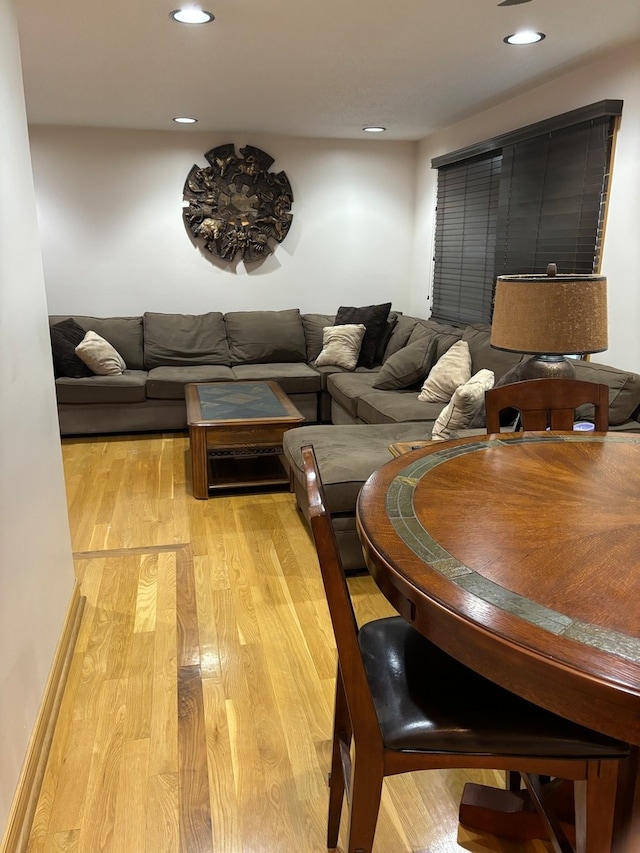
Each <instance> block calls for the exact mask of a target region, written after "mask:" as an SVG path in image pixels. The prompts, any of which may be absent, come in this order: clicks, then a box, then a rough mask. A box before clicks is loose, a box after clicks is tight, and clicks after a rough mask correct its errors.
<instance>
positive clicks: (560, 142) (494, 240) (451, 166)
mask: <svg viewBox="0 0 640 853" xmlns="http://www.w3.org/2000/svg"><path fill="white" fill-rule="evenodd" d="M621 112H622V101H602V102H600V103H598V104H593V105H591V106H589V107H584V108H582V109H579V110H573V111H572V112H570V113H565V114H563V115H561V116H557V117H556V118H554V119H549V120H548V121H545V122H539V123H538V124H535V125H530V126H529V127H526V128H522V129H521V130H517V131H514V132H513V133H509V134H505V135H504V136H501V137H498V138H496V139H493V140H488V141H486V142H482V143H479V144H478V145H474V146H471V147H469V148H466V149H463V150H461V151H457V152H453V153H452V154H447V155H444V156H443V157H439V158H436V159H435V160H433V161H432V167H434V168H437V169H438V195H437V211H436V234H435V253H434V284H433V305H432V312H431V316H432V317H433V318H434V319H437V320H440V321H443V322H449V323H475V322H485V323H489V322H491V314H492V305H493V290H494V287H495V280H496V277H497V276H498V275H510V274H518V273H544V272H545V271H546V269H547V264H549V263H551V262H553V263H556V264H557V265H558V272H560V273H563V272H564V273H572V272H575V273H583V274H589V273H592V272H595V271H597V270H598V268H599V263H600V254H601V249H602V233H603V223H604V211H605V202H606V197H607V190H608V180H609V170H610V160H611V151H612V140H613V133H614V128H615V121H616V116H619V115H620V114H621Z"/></svg>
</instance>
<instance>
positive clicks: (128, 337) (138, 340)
mask: <svg viewBox="0 0 640 853" xmlns="http://www.w3.org/2000/svg"><path fill="white" fill-rule="evenodd" d="M68 316H69V315H68V314H64V315H61V316H55V315H52V316H51V317H49V323H50V324H51V325H54V324H55V323H58V322H59V321H60V320H66V319H67V318H68ZM73 316H74V319H75V321H76V323H78V325H79V326H82V328H83V329H84V331H85V332H96V333H97V334H98V335H100V337H101V338H104V339H105V341H108V342H109V343H110V344H111V346H112V347H113V348H114V349H116V350H117V351H118V352H119V353H120V355H121V356H122V358H123V359H124V361H125V364H126V365H127V368H128V369H129V370H142V369H143V368H144V360H143V354H142V317H91V316H89V315H84V314H80V315H76V314H74V315H73Z"/></svg>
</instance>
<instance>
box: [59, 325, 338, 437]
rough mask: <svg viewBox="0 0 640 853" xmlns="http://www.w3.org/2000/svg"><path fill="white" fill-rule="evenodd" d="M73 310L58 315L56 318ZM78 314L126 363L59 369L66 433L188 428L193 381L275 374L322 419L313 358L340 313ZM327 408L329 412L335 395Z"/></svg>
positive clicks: (312, 416) (306, 410) (310, 417)
mask: <svg viewBox="0 0 640 853" xmlns="http://www.w3.org/2000/svg"><path fill="white" fill-rule="evenodd" d="M68 318H69V315H59V316H55V315H54V316H51V317H50V318H49V323H50V326H55V325H56V324H58V323H60V322H63V321H65V320H67V319H68ZM72 319H73V320H75V321H76V322H77V323H78V324H79V325H80V326H81V327H82V328H83V329H84V330H85V331H89V330H92V331H95V332H97V334H99V335H100V336H101V337H103V338H105V340H107V341H108V342H109V343H110V344H111V345H112V346H113V347H115V349H116V350H117V351H118V352H119V353H120V355H121V356H122V357H123V359H124V361H125V363H126V366H127V369H126V370H125V372H124V373H123V374H121V375H116V376H94V375H88V376H80V377H71V376H57V377H56V395H57V401H58V417H59V421H60V432H61V434H62V435H74V434H75V435H78V434H80V435H92V434H93V435H96V434H105V433H113V432H138V431H157V432H158V431H164V430H175V429H184V428H185V427H186V410H185V400H184V387H185V385H186V384H188V383H190V382H217V381H220V382H233V381H238V380H246V381H252V380H259V379H272V380H275V381H277V382H278V383H279V384H280V385H281V387H282V389H283V390H284V391H285V392H286V393H287V394H288V395H289V397H290V398H291V400H292V401H293V402H294V404H295V405H296V406H297V408H298V409H299V410H300V412H301V413H302V414H303V415H304V416H305V418H306V421H307V422H310V423H315V422H318V420H319V419H321V416H322V414H321V411H320V407H321V406H322V404H323V398H322V390H323V373H322V372H321V371H318V370H315V369H314V368H313V367H312V366H311V365H310V362H312V361H313V360H314V359H315V358H316V357H317V355H318V353H319V352H320V350H321V348H322V327H323V326H324V325H331V323H332V322H333V319H332V318H331V317H327V316H324V315H307V316H303V315H301V314H300V312H299V311H298V310H297V309H292V310H285V311H235V312H230V313H227V314H224V315H223V314H222V313H220V312H209V313H206V314H197V315H193V314H168V313H158V312H147V313H145V314H144V315H142V316H139V317H89V316H84V315H80V316H78V315H74V316H73V317H72ZM54 363H55V359H54ZM324 407H325V409H327V411H328V402H327V401H326V400H325V401H324Z"/></svg>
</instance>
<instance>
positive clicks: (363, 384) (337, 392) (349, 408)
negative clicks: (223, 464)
mask: <svg viewBox="0 0 640 853" xmlns="http://www.w3.org/2000/svg"><path fill="white" fill-rule="evenodd" d="M377 378H378V372H377V371H375V372H374V371H368V372H366V373H332V374H331V375H330V376H329V377H328V379H327V391H328V392H329V394H331V399H332V400H335V402H336V403H337V404H338V405H339V406H340V407H341V408H343V409H344V410H345V412H348V413H349V414H350V415H351V416H352V417H354V418H355V417H356V416H357V411H358V400H359V399H360V397H362V395H363V394H367V393H368V392H369V391H371V390H373V385H374V382H376V381H377Z"/></svg>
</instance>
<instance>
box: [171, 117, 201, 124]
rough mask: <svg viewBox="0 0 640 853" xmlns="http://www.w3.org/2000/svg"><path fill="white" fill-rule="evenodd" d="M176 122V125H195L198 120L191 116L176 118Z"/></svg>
mask: <svg viewBox="0 0 640 853" xmlns="http://www.w3.org/2000/svg"><path fill="white" fill-rule="evenodd" d="M174 121H175V123H176V124H195V123H196V122H197V121H198V119H197V118H191V116H176V117H175V118H174Z"/></svg>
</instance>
